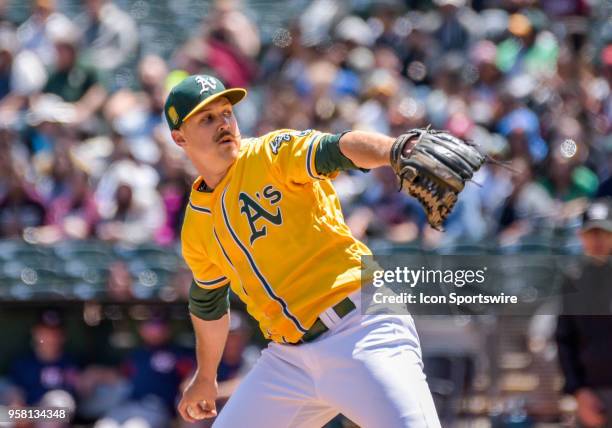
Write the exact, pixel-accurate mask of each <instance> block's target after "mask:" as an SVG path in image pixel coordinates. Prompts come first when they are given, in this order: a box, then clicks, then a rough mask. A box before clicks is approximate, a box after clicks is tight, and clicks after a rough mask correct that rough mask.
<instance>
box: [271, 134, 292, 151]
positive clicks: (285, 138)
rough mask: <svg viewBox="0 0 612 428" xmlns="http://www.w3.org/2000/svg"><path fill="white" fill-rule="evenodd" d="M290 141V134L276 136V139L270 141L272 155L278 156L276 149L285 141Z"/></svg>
mask: <svg viewBox="0 0 612 428" xmlns="http://www.w3.org/2000/svg"><path fill="white" fill-rule="evenodd" d="M290 140H291V134H288V133H287V134H278V135H277V136H276V137H274V138H273V139H272V141H270V147H271V148H272V153H274V154H275V155H277V154H278V149H280V146H281V144H283V143H284V142H285V141H290Z"/></svg>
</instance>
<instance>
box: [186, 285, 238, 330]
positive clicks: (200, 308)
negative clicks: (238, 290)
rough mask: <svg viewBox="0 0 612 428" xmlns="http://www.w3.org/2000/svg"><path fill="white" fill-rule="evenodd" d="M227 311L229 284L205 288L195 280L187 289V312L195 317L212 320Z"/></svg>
mask: <svg viewBox="0 0 612 428" xmlns="http://www.w3.org/2000/svg"><path fill="white" fill-rule="evenodd" d="M228 311H229V284H228V285H224V286H223V287H219V288H214V289H212V290H206V289H204V288H202V287H199V286H198V285H197V284H196V283H195V282H192V283H191V288H190V289H189V312H191V313H192V314H193V315H195V316H196V317H198V318H200V319H203V320H206V321H214V320H218V319H219V318H221V317H222V316H223V315H225V314H226V313H227V312H228Z"/></svg>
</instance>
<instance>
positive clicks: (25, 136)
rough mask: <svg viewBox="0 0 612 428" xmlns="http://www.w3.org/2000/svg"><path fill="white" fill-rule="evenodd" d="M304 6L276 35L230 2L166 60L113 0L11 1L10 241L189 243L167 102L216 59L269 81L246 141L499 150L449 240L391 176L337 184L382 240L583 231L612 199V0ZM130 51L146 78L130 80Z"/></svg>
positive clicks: (3, 113) (0, 77)
mask: <svg viewBox="0 0 612 428" xmlns="http://www.w3.org/2000/svg"><path fill="white" fill-rule="evenodd" d="M2 3H5V2H0V4H2ZM302 3H304V4H303V11H302V13H301V14H300V15H299V16H298V17H296V18H294V19H290V18H289V17H287V22H286V23H285V25H284V26H282V27H279V28H276V29H275V30H274V31H273V33H272V35H271V37H269V38H268V39H269V40H264V39H263V38H261V37H260V32H259V28H258V25H257V20H256V18H254V17H252V16H251V14H250V13H248V10H249V9H248V4H246V5H244V4H242V3H241V2H240V1H238V0H216V1H214V2H213V3H212V4H209V5H208V6H207V7H209V10H208V13H207V14H206V16H205V18H204V20H203V22H202V23H201V26H199V27H198V28H194V29H193V31H192V34H191V36H190V37H189V38H188V39H187V40H185V41H184V42H183V43H182V44H178V45H177V46H176V48H175V49H174V52H173V53H172V55H170V56H169V57H168V58H161V57H159V56H156V55H152V54H148V53H147V52H148V51H150V49H147V46H143V45H141V44H140V43H139V35H140V33H139V29H138V26H137V25H136V22H135V20H134V19H133V18H132V17H131V16H130V15H129V14H128V13H127V12H126V11H124V10H122V9H121V8H120V7H119V6H118V5H117V4H115V3H113V2H111V1H108V0H86V1H83V2H82V7H81V9H82V10H81V11H80V13H79V14H78V15H76V16H73V17H70V18H69V17H68V16H66V15H65V14H63V13H62V11H61V10H60V9H59V8H58V5H57V4H56V1H55V0H34V1H32V5H31V8H32V9H31V15H30V16H29V17H28V18H27V20H26V21H25V22H20V23H14V22H11V21H9V20H8V18H6V16H8V15H7V14H6V10H7V5H6V4H4V6H3V7H0V145H1V146H2V147H1V149H0V238H13V237H18V236H22V237H26V238H27V239H28V240H29V242H37V243H53V242H58V241H61V240H65V239H81V238H99V239H101V240H105V241H110V242H127V243H133V244H138V243H143V242H156V243H158V244H162V245H166V244H171V243H173V242H176V240H177V236H178V233H179V230H180V227H181V221H182V211H183V207H184V204H185V201H186V198H187V194H188V192H189V189H190V182H191V181H192V179H193V176H194V171H193V170H192V169H191V168H190V167H189V165H188V164H187V163H186V162H185V159H184V157H183V155H182V153H181V152H180V150H179V149H177V148H176V146H175V145H174V144H173V143H172V141H171V139H170V136H169V132H168V130H167V127H166V126H165V124H164V122H163V120H162V106H163V102H164V99H165V95H166V94H167V92H168V90H169V88H171V87H172V86H173V85H174V84H176V83H177V82H178V81H180V80H181V79H182V78H183V77H184V76H185V75H186V74H190V73H201V72H205V73H212V74H215V75H217V76H219V77H220V78H221V79H222V80H224V81H225V82H226V83H227V84H228V85H231V86H244V87H247V88H249V89H250V92H251V94H250V96H249V97H248V98H247V100H246V101H245V102H244V103H242V104H241V105H239V106H237V115H238V119H239V124H240V126H241V131H242V134H243V135H261V134H263V133H265V132H268V131H271V130H274V129H278V128H292V129H306V128H317V129H320V130H323V131H328V132H341V131H343V130H347V129H367V130H373V131H379V132H383V133H386V134H389V135H398V134H399V133H401V132H402V131H404V130H406V129H408V128H411V127H424V126H428V125H431V126H432V127H434V128H445V129H448V130H450V131H451V132H453V133H454V134H456V135H458V136H460V137H463V138H466V139H470V140H472V141H475V142H476V143H478V144H479V145H480V146H481V147H482V149H483V150H484V151H486V152H487V153H489V154H490V155H491V158H492V159H494V160H495V161H492V162H490V163H488V164H487V165H486V166H485V167H484V168H483V170H482V171H481V172H480V173H479V174H478V175H477V176H476V177H475V179H474V183H470V184H468V186H467V188H466V190H465V192H463V193H462V195H461V198H460V201H459V204H458V207H457V209H456V211H455V212H454V214H453V215H452V217H451V218H450V220H449V222H448V224H447V227H446V233H445V234H444V235H442V234H439V233H437V232H436V231H433V230H432V229H431V228H427V227H425V222H424V216H423V213H422V210H421V209H420V207H418V206H417V204H416V203H415V201H414V200H411V199H410V198H408V197H407V196H405V195H403V194H401V193H398V192H397V184H396V182H395V178H394V176H393V175H392V173H391V171H390V170H389V169H380V170H376V171H373V172H371V173H369V174H362V173H355V174H344V175H343V176H341V177H340V178H339V179H338V180H337V181H336V188H337V189H338V192H339V193H340V197H341V199H342V201H343V203H344V204H343V207H344V210H345V213H346V218H347V222H348V223H349V226H350V227H351V228H352V230H353V232H354V233H355V234H356V235H357V236H358V237H359V238H362V239H364V240H369V239H383V240H390V241H394V242H408V241H414V240H420V241H421V242H425V243H427V244H431V245H434V246H435V245H440V244H444V243H452V242H476V241H482V240H483V239H489V238H491V237H498V238H500V239H502V240H503V239H508V240H512V239H517V238H520V237H521V236H524V235H528V234H531V233H534V230H536V231H537V230H538V228H541V227H543V226H544V227H548V226H553V227H556V226H560V227H563V226H564V225H566V224H567V223H568V222H571V219H572V218H575V217H576V216H577V214H578V213H579V211H580V210H581V209H582V208H583V207H584V202H583V201H584V200H585V198H592V197H594V196H596V195H597V196H604V195H609V194H610V193H611V192H612V190H611V189H612V185H611V183H610V179H609V177H610V175H611V172H612V136H611V130H612V95H611V88H612V22H611V21H610V20H609V19H607V18H608V17H609V16H610V12H611V11H610V7H611V6H610V5H609V3H608V2H606V1H598V0H591V1H587V0H555V1H552V0H550V1H548V0H541V1H536V0H474V1H472V2H468V1H466V0H431V1H418V0H405V1H400V0H395V1H394V0H370V1H331V0H315V1H312V2H302ZM3 16H5V18H3ZM126 64H135V67H136V69H137V71H136V73H135V74H136V75H137V79H136V80H137V82H135V84H134V85H123V86H122V85H120V84H119V83H118V82H120V81H121V80H120V79H114V78H113V73H114V72H116V70H118V68H119V67H122V66H125V65H126ZM581 201H582V202H581Z"/></svg>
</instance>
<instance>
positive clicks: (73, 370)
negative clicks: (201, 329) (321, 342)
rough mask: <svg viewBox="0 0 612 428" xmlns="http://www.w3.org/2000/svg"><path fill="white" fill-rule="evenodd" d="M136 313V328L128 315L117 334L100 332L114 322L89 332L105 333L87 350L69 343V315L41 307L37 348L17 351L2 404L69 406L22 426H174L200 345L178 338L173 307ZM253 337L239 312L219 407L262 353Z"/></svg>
mask: <svg viewBox="0 0 612 428" xmlns="http://www.w3.org/2000/svg"><path fill="white" fill-rule="evenodd" d="M134 310H136V312H138V311H140V313H138V314H135V313H134ZM131 312H132V314H131V315H132V316H134V315H136V317H140V318H142V319H141V320H140V321H139V322H138V323H137V324H136V325H135V326H133V328H130V327H129V324H130V323H129V322H128V319H127V318H126V317H123V320H122V321H120V322H117V320H115V323H114V324H115V325H114V326H113V328H112V330H111V332H110V334H100V331H101V330H107V329H108V327H109V326H104V325H101V326H99V327H98V328H97V329H96V330H94V332H93V333H92V332H90V333H89V335H93V336H98V337H96V340H97V342H96V343H88V347H93V349H92V348H90V349H81V350H80V352H75V351H74V349H71V348H70V347H68V346H67V341H68V336H69V329H68V325H67V319H65V318H67V317H65V316H64V315H62V313H61V312H59V311H58V310H53V309H49V310H44V311H42V312H40V314H39V316H38V319H37V320H36V322H35V323H34V325H33V326H32V328H31V331H30V335H31V345H30V349H29V350H27V351H25V352H23V353H21V354H16V355H12V357H13V358H12V359H11V363H10V364H9V367H8V371H7V373H6V376H5V377H4V378H3V377H0V405H6V406H13V407H16V406H18V407H21V406H33V405H38V406H44V407H62V408H66V409H68V411H69V412H70V417H69V418H68V419H67V420H66V421H63V422H60V423H55V424H51V425H49V423H48V422H47V424H46V425H45V424H44V423H42V424H36V423H31V421H24V423H23V424H22V425H19V424H18V425H16V426H18V427H31V426H35V427H50V426H52V427H64V426H75V425H76V426H95V427H96V428H117V427H120V426H123V427H141V428H142V427H149V428H166V427H168V426H170V425H171V422H172V420H174V418H175V416H176V410H175V409H176V405H177V399H178V397H179V391H180V389H181V388H182V387H183V384H184V383H185V382H186V381H188V380H189V379H190V377H191V375H192V374H193V371H194V369H195V366H196V361H195V356H194V353H193V349H192V348H191V347H188V346H184V345H181V344H180V343H177V341H176V340H172V338H173V337H176V336H177V333H180V330H177V328H176V323H174V324H173V323H172V319H171V316H170V315H171V314H170V312H171V311H169V310H168V308H162V307H160V306H157V307H153V308H151V309H150V310H147V309H143V307H140V309H134V308H132V311H131ZM125 315H127V314H125ZM179 335H180V334H179ZM250 335H251V329H250V326H249V325H248V324H247V322H246V318H245V317H244V315H242V314H240V313H238V312H236V313H234V314H232V321H231V324H230V331H229V335H228V341H227V344H226V348H225V351H224V352H223V356H222V358H221V362H220V365H219V372H218V382H219V394H218V404H219V407H222V406H223V404H224V403H225V402H226V401H227V398H228V397H229V396H230V395H231V393H232V392H233V391H234V389H235V388H236V386H237V385H238V383H239V382H240V380H241V379H242V377H243V376H244V375H245V374H246V373H247V372H248V371H249V370H250V368H251V367H252V365H253V364H254V362H255V360H256V359H257V357H258V356H259V351H258V349H257V347H255V346H253V345H250V344H249V339H250ZM83 424H86V425H83ZM87 424H88V425H87ZM198 426H200V427H203V426H210V424H201V425H198Z"/></svg>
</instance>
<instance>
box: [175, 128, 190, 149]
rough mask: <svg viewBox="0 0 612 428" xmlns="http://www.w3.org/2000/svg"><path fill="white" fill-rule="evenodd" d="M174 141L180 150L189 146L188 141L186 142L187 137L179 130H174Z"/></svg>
mask: <svg viewBox="0 0 612 428" xmlns="http://www.w3.org/2000/svg"><path fill="white" fill-rule="evenodd" d="M172 139H173V140H174V142H175V143H176V145H177V146H179V147H180V148H184V147H185V145H186V144H187V141H185V136H184V135H183V133H182V132H181V131H180V130H178V129H173V130H172Z"/></svg>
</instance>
